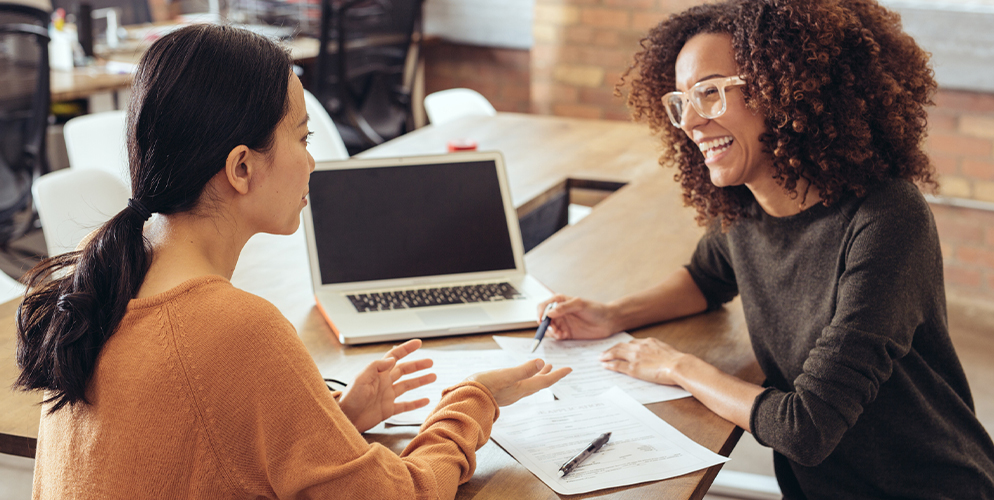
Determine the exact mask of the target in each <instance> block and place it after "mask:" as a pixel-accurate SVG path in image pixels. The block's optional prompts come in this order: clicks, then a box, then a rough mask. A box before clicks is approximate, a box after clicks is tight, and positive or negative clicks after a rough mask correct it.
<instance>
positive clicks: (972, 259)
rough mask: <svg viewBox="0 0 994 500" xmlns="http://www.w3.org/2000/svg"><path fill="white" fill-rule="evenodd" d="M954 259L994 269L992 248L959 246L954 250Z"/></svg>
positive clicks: (993, 250) (993, 251) (993, 249)
mask: <svg viewBox="0 0 994 500" xmlns="http://www.w3.org/2000/svg"><path fill="white" fill-rule="evenodd" d="M956 260H957V261H959V262H960V263H962V264H967V265H974V266H980V267H982V268H985V269H994V248H992V249H987V248H978V247H960V248H959V249H957V250H956Z"/></svg>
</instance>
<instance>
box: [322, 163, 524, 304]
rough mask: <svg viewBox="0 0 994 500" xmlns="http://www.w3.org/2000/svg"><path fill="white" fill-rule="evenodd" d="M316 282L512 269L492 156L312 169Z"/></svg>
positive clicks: (341, 281)
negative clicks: (318, 270)
mask: <svg viewBox="0 0 994 500" xmlns="http://www.w3.org/2000/svg"><path fill="white" fill-rule="evenodd" d="M310 202H311V215H312V218H313V221H314V235H315V243H316V245H317V253H318V259H319V262H320V263H321V282H322V283H324V284H332V283H350V282H356V281H372V280H383V279H396V278H412V277H419V276H437V275H442V274H458V273H471V272H481V271H496V270H504V269H514V252H513V250H512V248H511V237H510V234H509V233H508V230H507V229H508V228H507V222H506V217H505V215H504V203H503V201H502V199H501V195H500V184H499V181H498V179H497V169H496V166H495V165H494V162H493V161H478V162H466V163H454V164H437V165H412V166H401V167H379V168H358V169H344V170H318V171H315V172H314V173H313V174H311V180H310Z"/></svg>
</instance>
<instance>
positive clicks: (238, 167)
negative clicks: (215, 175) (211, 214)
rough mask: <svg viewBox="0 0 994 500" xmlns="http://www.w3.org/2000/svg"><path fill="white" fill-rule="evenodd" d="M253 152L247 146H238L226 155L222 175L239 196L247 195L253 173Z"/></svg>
mask: <svg viewBox="0 0 994 500" xmlns="http://www.w3.org/2000/svg"><path fill="white" fill-rule="evenodd" d="M254 156H255V155H254V154H253V151H252V150H251V149H249V148H248V146H244V145H239V146H235V148H234V149H232V150H231V152H230V153H228V159H227V161H225V163H224V174H225V176H226V177H227V179H228V183H229V184H231V187H232V188H233V189H234V190H235V191H237V192H238V193H240V194H248V191H249V185H250V184H251V180H252V174H253V173H255V169H254V165H253V162H254V160H255V158H254Z"/></svg>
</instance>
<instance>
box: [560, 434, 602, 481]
mask: <svg viewBox="0 0 994 500" xmlns="http://www.w3.org/2000/svg"><path fill="white" fill-rule="evenodd" d="M608 439H611V433H610V432H605V433H604V434H601V435H600V437H598V438H597V439H595V440H594V442H593V443H590V444H589V445H587V447H586V448H584V449H583V451H581V452H580V453H577V454H576V455H575V456H573V458H571V459H569V462H566V463H564V464H563V466H562V467H560V468H559V477H565V476H566V474H569V473H570V472H573V469H575V468H576V466H577V465H580V463H581V462H583V461H584V460H586V459H587V457H589V456H590V455H593V454H594V453H595V452H596V451H597V450H599V449H601V446H604V445H605V444H606V443H607V440H608Z"/></svg>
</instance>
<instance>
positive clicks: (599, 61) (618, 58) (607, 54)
mask: <svg viewBox="0 0 994 500" xmlns="http://www.w3.org/2000/svg"><path fill="white" fill-rule="evenodd" d="M578 54H579V60H578V61H577V62H580V63H583V64H594V65H597V66H600V67H602V68H605V69H606V68H611V69H615V70H618V71H623V70H624V68H626V67H628V62H629V59H631V57H632V52H631V51H630V50H628V49H624V50H619V49H606V48H601V47H584V48H579V49H578Z"/></svg>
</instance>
